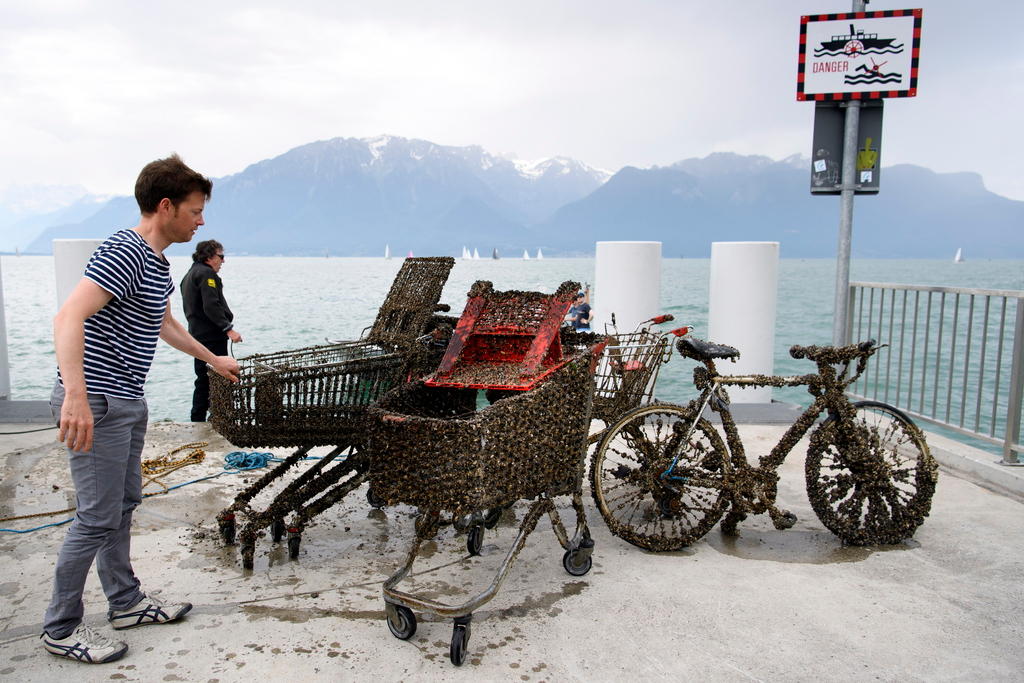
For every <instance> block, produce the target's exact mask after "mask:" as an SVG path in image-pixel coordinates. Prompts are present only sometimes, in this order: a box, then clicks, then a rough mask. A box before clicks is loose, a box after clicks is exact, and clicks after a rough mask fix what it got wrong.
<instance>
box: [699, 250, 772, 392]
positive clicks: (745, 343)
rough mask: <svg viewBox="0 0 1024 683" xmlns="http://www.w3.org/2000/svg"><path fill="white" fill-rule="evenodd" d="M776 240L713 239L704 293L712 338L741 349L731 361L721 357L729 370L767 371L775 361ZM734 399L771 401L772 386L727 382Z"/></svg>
mask: <svg viewBox="0 0 1024 683" xmlns="http://www.w3.org/2000/svg"><path fill="white" fill-rule="evenodd" d="M778 282H779V243H778V242H712V243H711V282H710V286H709V292H708V334H707V337H708V339H709V340H710V341H713V342H717V343H719V344H727V345H729V346H732V347H735V348H736V349H739V352H740V359H739V360H738V361H737V362H736V363H735V364H733V363H730V362H728V361H719V362H718V369H719V371H720V372H721V373H722V374H727V375H750V374H761V375H770V374H772V372H773V371H774V367H775V363H774V358H775V304H776V299H777V296H778ZM729 393H730V395H731V398H732V400H733V401H735V402H736V403H771V400H772V388H771V387H757V388H754V387H745V388H742V389H741V388H739V387H729Z"/></svg>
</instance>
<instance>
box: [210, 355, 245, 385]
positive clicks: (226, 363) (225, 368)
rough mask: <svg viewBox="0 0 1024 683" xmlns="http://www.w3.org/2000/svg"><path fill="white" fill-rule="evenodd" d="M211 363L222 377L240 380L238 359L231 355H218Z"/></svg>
mask: <svg viewBox="0 0 1024 683" xmlns="http://www.w3.org/2000/svg"><path fill="white" fill-rule="evenodd" d="M209 365H210V367H211V368H213V371H214V372H216V373H217V374H218V375H220V376H221V377H225V378H227V379H228V380H229V381H231V382H236V383H237V382H238V361H237V360H235V359H234V358H232V357H231V356H216V357H215V358H214V359H213V362H212V363H210V364H209Z"/></svg>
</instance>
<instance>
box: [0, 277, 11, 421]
mask: <svg viewBox="0 0 1024 683" xmlns="http://www.w3.org/2000/svg"><path fill="white" fill-rule="evenodd" d="M5 310H6V309H5V308H4V281H3V268H2V267H0V401H6V400H9V399H10V398H11V365H10V363H9V362H8V357H7V318H6V315H5Z"/></svg>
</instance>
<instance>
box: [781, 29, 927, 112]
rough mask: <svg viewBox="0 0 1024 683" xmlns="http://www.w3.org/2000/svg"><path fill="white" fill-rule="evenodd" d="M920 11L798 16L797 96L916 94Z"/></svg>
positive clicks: (824, 98)
mask: <svg viewBox="0 0 1024 683" xmlns="http://www.w3.org/2000/svg"><path fill="white" fill-rule="evenodd" d="M921 14H922V12H921V10H920V9H904V10H886V11H882V12H850V13H847V14H818V15H814V16H805V17H801V18H800V56H799V62H798V68H797V80H796V98H797V99H798V100H814V101H819V102H820V101H831V100H851V99H853V100H857V99H878V98H882V97H913V96H915V95H916V94H917V75H918V64H919V60H920V52H921Z"/></svg>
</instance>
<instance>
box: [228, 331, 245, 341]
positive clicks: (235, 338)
mask: <svg viewBox="0 0 1024 683" xmlns="http://www.w3.org/2000/svg"><path fill="white" fill-rule="evenodd" d="M228 339H230V340H231V341H233V342H234V343H236V344H238V343H240V342H241V341H242V335H240V334H238V333H237V332H235V330H234V328H232V329H230V330H228Z"/></svg>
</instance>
